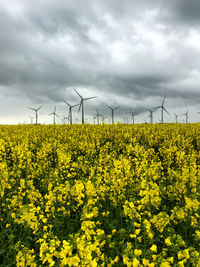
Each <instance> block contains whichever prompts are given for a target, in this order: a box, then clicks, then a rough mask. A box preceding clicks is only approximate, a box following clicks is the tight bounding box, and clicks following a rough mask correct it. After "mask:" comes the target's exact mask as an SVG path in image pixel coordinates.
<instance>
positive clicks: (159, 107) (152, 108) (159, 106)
mask: <svg viewBox="0 0 200 267" xmlns="http://www.w3.org/2000/svg"><path fill="white" fill-rule="evenodd" d="M161 107H162V106H158V107H155V108H152V109H154V110H156V109H158V108H161Z"/></svg>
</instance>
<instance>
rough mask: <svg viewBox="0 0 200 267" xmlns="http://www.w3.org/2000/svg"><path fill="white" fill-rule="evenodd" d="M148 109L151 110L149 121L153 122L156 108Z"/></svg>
mask: <svg viewBox="0 0 200 267" xmlns="http://www.w3.org/2000/svg"><path fill="white" fill-rule="evenodd" d="M146 110H147V111H149V119H150V121H149V123H153V113H154V111H156V109H146Z"/></svg>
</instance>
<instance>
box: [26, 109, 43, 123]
mask: <svg viewBox="0 0 200 267" xmlns="http://www.w3.org/2000/svg"><path fill="white" fill-rule="evenodd" d="M42 107H43V105H41V106H39V107H38V108H30V107H28V108H29V109H31V110H33V111H35V124H36V125H37V124H38V110H40V109H41V108H42Z"/></svg>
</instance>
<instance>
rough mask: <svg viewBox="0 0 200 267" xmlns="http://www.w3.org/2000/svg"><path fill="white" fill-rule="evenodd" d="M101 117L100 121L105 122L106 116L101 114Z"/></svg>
mask: <svg viewBox="0 0 200 267" xmlns="http://www.w3.org/2000/svg"><path fill="white" fill-rule="evenodd" d="M101 117H102V122H103V123H104V122H105V119H106V118H107V116H105V115H101Z"/></svg>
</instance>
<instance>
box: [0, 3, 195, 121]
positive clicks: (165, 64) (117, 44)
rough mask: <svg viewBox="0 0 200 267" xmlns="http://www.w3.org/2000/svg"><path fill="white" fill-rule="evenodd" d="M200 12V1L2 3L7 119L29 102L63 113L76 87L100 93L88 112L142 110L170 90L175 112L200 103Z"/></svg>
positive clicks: (1, 72) (1, 86) (0, 55)
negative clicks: (116, 108)
mask: <svg viewBox="0 0 200 267" xmlns="http://www.w3.org/2000/svg"><path fill="white" fill-rule="evenodd" d="M199 14H200V3H199V1H198V0H191V1H186V0H175V1H172V0H170V1H161V0H160V1H158V0H155V1H149V0H148V1H147V0H145V1H139V0H137V1H136V0H135V1H131V0H126V1H122V0H115V1H114V0H111V1H106V0H96V1H89V0H86V1H80V0H76V1H61V0H58V1H56V0H54V1H52V0H51V1H47V0H44V1H42V3H41V1H38V0H36V1H24V0H23V1H15V0H10V1H8V2H6V3H5V4H4V3H3V2H2V3H0V25H1V28H0V66H1V68H0V98H1V100H2V105H1V113H2V121H4V122H5V121H7V120H8V117H9V121H10V122H11V121H12V110H13V112H14V110H15V109H18V114H19V115H18V118H19V120H21V119H22V117H23V115H24V110H25V108H26V106H28V105H33V106H37V105H40V104H44V105H45V106H46V110H44V111H43V112H44V113H45V112H47V113H48V110H49V109H52V106H54V105H57V106H59V105H60V107H59V108H60V112H64V111H65V109H66V107H65V106H64V105H63V103H62V99H68V100H69V101H71V102H72V103H76V102H77V101H79V99H78V97H77V96H76V94H75V93H74V91H73V89H72V88H73V87H75V88H78V89H79V90H80V92H81V93H82V94H84V95H86V97H87V96H91V95H92V96H93V95H97V96H98V99H97V100H95V101H94V102H92V101H91V102H90V103H89V102H88V106H87V109H86V112H87V113H88V114H93V113H94V112H95V109H96V108H98V109H99V110H103V111H104V112H107V111H106V108H105V104H110V105H120V106H121V112H127V110H130V109H131V110H133V109H134V110H135V111H136V112H140V111H142V110H144V109H145V108H146V107H149V108H150V107H152V106H155V104H157V103H158V104H159V103H160V102H161V101H162V98H163V96H164V95H167V104H168V107H169V108H171V109H174V111H176V109H177V108H180V112H181V110H182V109H184V108H185V109H186V108H191V109H192V108H197V109H198V99H199V97H200V90H199V88H200V61H199V58H200V16H199ZM5 99H6V101H5ZM9 103H10V104H9ZM177 103H179V104H178V105H177ZM8 107H9V111H8ZM198 111H199V110H198ZM8 114H9V115H8ZM77 116H78V114H77ZM3 118H6V119H5V120H3ZM17 120H18V119H17V117H16V113H15V116H13V121H15V122H16V121H17Z"/></svg>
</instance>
